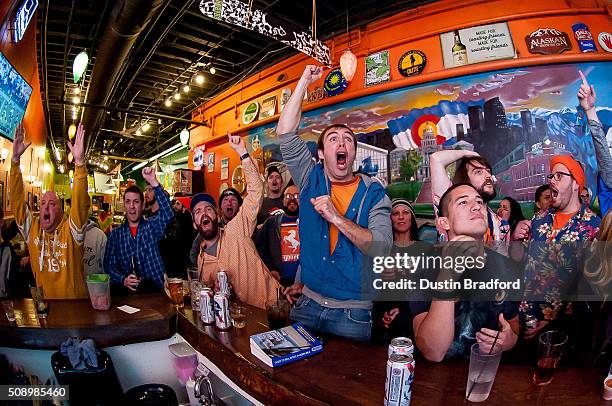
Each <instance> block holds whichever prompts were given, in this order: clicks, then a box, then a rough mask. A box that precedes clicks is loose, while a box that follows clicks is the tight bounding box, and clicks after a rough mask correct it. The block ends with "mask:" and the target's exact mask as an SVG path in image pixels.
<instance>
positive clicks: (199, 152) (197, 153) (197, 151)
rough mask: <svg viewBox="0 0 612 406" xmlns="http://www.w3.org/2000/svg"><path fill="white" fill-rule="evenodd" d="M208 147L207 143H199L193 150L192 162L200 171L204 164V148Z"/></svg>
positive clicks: (194, 167)
mask: <svg viewBox="0 0 612 406" xmlns="http://www.w3.org/2000/svg"><path fill="white" fill-rule="evenodd" d="M205 149H206V145H205V144H204V145H198V146H197V147H195V148H194V150H193V158H192V160H191V163H192V164H193V169H195V170H197V171H199V170H200V169H202V165H204V150H205Z"/></svg>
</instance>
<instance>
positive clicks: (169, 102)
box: [164, 99, 172, 107]
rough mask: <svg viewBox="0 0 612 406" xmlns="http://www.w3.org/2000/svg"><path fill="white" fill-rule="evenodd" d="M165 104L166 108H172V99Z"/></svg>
mask: <svg viewBox="0 0 612 406" xmlns="http://www.w3.org/2000/svg"><path fill="white" fill-rule="evenodd" d="M164 104H165V105H166V107H170V106H172V100H171V99H166V101H165V102H164Z"/></svg>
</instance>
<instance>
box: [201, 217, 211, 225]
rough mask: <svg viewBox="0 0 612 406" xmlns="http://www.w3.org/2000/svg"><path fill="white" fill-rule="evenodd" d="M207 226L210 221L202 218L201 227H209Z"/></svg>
mask: <svg viewBox="0 0 612 406" xmlns="http://www.w3.org/2000/svg"><path fill="white" fill-rule="evenodd" d="M209 224H210V219H209V218H208V217H204V218H203V219H202V225H203V226H207V225H209Z"/></svg>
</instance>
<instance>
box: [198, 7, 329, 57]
mask: <svg viewBox="0 0 612 406" xmlns="http://www.w3.org/2000/svg"><path fill="white" fill-rule="evenodd" d="M200 11H201V12H202V14H204V15H205V16H207V17H210V18H213V19H215V20H220V21H223V22H226V23H229V24H234V25H237V26H239V27H243V28H247V29H249V30H253V31H255V32H258V33H260V34H262V35H265V36H267V37H272V38H274V39H276V40H277V41H280V42H282V43H283V44H286V45H289V46H290V47H292V48H295V49H297V50H298V51H300V52H303V53H305V54H306V55H308V56H311V57H313V58H314V59H316V60H317V61H319V62H321V63H322V64H323V65H325V66H327V67H330V66H331V57H330V53H329V48H328V47H327V45H325V44H324V43H323V42H321V41H320V40H317V42H316V46H314V47H313V46H312V42H313V41H312V36H311V35H310V33H309V32H307V30H304V29H303V28H299V27H297V26H293V25H291V24H289V23H288V22H287V21H286V20H281V19H280V18H278V17H276V16H273V15H270V14H268V13H265V12H263V11H262V10H258V9H256V8H255V7H249V4H247V3H245V2H242V1H238V0H202V1H200Z"/></svg>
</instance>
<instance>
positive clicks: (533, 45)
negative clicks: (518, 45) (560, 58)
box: [525, 28, 572, 55]
mask: <svg viewBox="0 0 612 406" xmlns="http://www.w3.org/2000/svg"><path fill="white" fill-rule="evenodd" d="M525 42H526V43H527V48H528V49H529V52H531V53H532V54H545V55H549V54H560V53H561V52H563V51H567V50H569V49H572V44H571V42H570V37H569V35H567V33H565V32H563V31H559V30H556V29H554V28H540V29H538V30H536V31H534V32H532V33H531V34H529V35H527V36H526V37H525Z"/></svg>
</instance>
